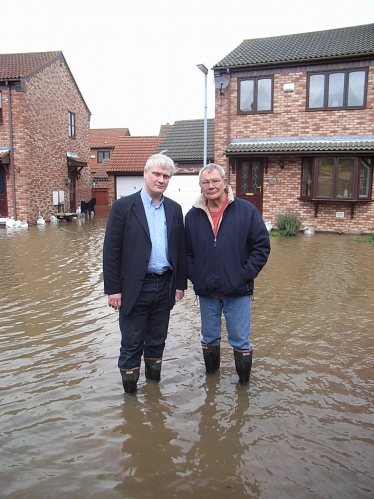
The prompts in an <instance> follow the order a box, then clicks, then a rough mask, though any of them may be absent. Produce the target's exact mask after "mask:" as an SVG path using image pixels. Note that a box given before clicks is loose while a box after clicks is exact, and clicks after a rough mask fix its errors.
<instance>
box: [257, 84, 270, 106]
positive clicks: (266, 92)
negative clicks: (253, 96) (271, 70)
mask: <svg viewBox="0 0 374 499" xmlns="http://www.w3.org/2000/svg"><path fill="white" fill-rule="evenodd" d="M257 111H271V79H270V78H266V79H264V80H258V81H257Z"/></svg>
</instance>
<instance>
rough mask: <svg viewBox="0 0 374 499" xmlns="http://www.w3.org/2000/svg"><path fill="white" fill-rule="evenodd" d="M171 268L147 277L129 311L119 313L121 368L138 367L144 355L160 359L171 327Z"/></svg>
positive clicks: (119, 364)
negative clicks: (157, 274)
mask: <svg viewBox="0 0 374 499" xmlns="http://www.w3.org/2000/svg"><path fill="white" fill-rule="evenodd" d="M170 275H171V274H170V272H166V273H165V274H163V275H161V276H158V277H147V276H146V277H145V278H144V280H143V286H142V289H141V291H140V294H139V297H138V299H137V301H136V303H135V305H134V307H133V309H132V310H131V311H130V313H129V314H128V315H125V314H122V312H121V311H120V313H119V327H120V330H121V336H122V339H121V349H120V356H119V359H118V367H119V368H120V369H131V368H133V367H139V366H140V363H141V357H142V355H143V354H144V358H145V359H147V358H148V359H150V358H153V359H161V358H162V354H163V352H164V348H165V340H166V337H167V333H168V327H169V317H170V309H169V293H170Z"/></svg>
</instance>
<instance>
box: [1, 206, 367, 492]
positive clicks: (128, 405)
mask: <svg viewBox="0 0 374 499" xmlns="http://www.w3.org/2000/svg"><path fill="white" fill-rule="evenodd" d="M106 218H107V213H106V212H102V213H100V212H99V213H98V214H97V216H96V217H93V218H92V219H89V218H88V217H87V218H81V219H77V220H73V221H72V222H70V223H58V224H51V223H48V224H47V225H46V226H31V227H29V228H28V229H6V228H5V227H0V250H1V262H0V268H1V289H0V317H1V321H0V337H1V343H0V352H1V353H0V355H1V363H0V400H1V407H0V464H1V466H0V498H1V499H5V498H6V499H8V498H9V499H10V498H11V499H54V498H56V499H64V498H69V499H76V498H77V499H78V498H79V499H98V498H100V499H101V498H105V499H121V498H125V499H147V498H160V499H161V498H162V499H174V498H175V499H189V498H194V499H195V498H197V499H200V498H203V497H204V498H205V497H207V498H209V499H226V498H227V499H240V498H243V497H248V498H256V499H275V498H276V499H290V498H295V499H304V498H309V497H310V498H311V499H327V498H334V499H335V498H337V499H373V497H374V471H373V470H374V464H373V463H374V431H373V430H374V409H373V407H374V404H373V402H374V400H373V399H374V396H373V393H374V374H373V358H374V342H373V334H374V333H373V332H374V305H373V304H374V265H373V263H374V245H373V244H369V243H363V242H358V241H356V239H355V236H338V235H322V234H316V235H313V236H303V235H300V236H298V237H296V238H276V237H272V238H271V245H272V253H271V256H270V259H269V262H268V264H267V266H266V267H265V268H264V270H263V272H262V273H261V274H260V276H259V277H258V279H257V280H256V288H255V299H254V302H253V306H252V314H253V322H252V334H251V341H252V344H253V347H254V361H253V368H252V375H251V383H250V386H249V387H248V386H240V385H238V384H237V383H236V381H237V375H236V372H235V367H234V361H233V354H232V350H231V348H230V347H229V345H228V343H227V339H226V338H225V339H224V341H223V345H222V367H221V370H220V372H219V373H215V374H213V375H209V376H206V374H205V370H204V364H203V359H202V353H201V347H200V329H199V325H200V318H199V309H198V306H197V304H196V301H195V296H194V294H193V290H192V289H191V288H190V289H189V290H188V291H187V295H186V297H185V298H184V299H183V301H182V302H180V303H178V304H177V305H176V307H175V308H174V310H173V311H172V315H171V322H170V328H169V336H168V339H167V343H166V350H165V355H164V362H163V369H162V380H161V382H160V383H159V384H155V383H152V382H146V381H145V378H144V368H142V370H141V376H140V380H139V384H138V387H139V390H138V393H137V395H136V396H131V395H125V394H124V393H123V389H122V383H121V378H120V375H119V372H118V368H117V357H118V352H119V344H120V334H119V330H118V313H116V312H114V311H113V310H112V309H110V308H109V307H108V306H107V299H106V297H105V296H104V295H103V285H102V275H101V263H102V261H101V251H102V241H103V237H104V232H105V224H106Z"/></svg>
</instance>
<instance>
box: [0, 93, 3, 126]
mask: <svg viewBox="0 0 374 499" xmlns="http://www.w3.org/2000/svg"><path fill="white" fill-rule="evenodd" d="M2 123H3V95H2V93H1V90H0V125H1V124H2Z"/></svg>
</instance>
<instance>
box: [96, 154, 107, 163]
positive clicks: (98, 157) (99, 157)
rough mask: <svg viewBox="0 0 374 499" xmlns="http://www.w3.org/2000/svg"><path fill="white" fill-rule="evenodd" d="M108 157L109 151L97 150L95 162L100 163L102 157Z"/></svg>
mask: <svg viewBox="0 0 374 499" xmlns="http://www.w3.org/2000/svg"><path fill="white" fill-rule="evenodd" d="M109 158H110V151H97V162H98V163H102V162H103V159H109Z"/></svg>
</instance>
